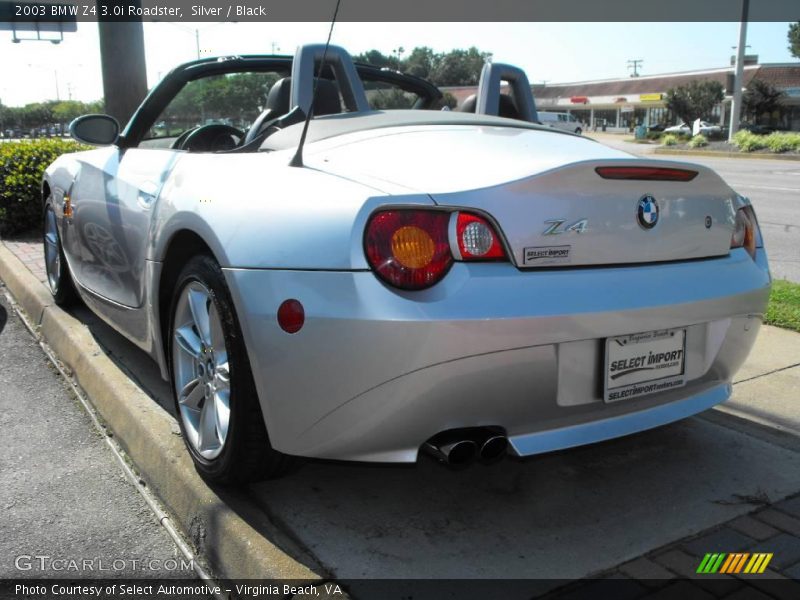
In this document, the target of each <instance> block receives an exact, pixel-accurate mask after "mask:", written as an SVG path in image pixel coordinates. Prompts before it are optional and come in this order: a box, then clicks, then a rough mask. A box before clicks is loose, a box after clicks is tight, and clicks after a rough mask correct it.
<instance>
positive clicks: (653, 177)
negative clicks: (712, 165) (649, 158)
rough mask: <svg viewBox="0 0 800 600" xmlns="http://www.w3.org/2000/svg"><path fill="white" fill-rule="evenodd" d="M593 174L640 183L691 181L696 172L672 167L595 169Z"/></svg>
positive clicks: (604, 177)
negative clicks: (633, 180)
mask: <svg viewBox="0 0 800 600" xmlns="http://www.w3.org/2000/svg"><path fill="white" fill-rule="evenodd" d="M595 172H596V173H597V174H598V175H600V177H602V178H603V179H635V180H641V181H691V180H692V179H694V178H695V177H697V171H692V170H691V169H676V168H674V167H644V166H643V167H630V166H628V167H622V166H620V167H597V168H596V169H595Z"/></svg>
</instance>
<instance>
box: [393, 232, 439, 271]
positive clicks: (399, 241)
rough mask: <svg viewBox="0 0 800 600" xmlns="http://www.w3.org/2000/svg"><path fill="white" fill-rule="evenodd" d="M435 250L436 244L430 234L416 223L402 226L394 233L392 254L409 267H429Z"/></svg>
mask: <svg viewBox="0 0 800 600" xmlns="http://www.w3.org/2000/svg"><path fill="white" fill-rule="evenodd" d="M435 251H436V245H435V244H434V243H433V238H431V236H430V234H428V233H427V232H426V231H424V230H422V229H420V228H419V227H416V226H414V225H406V226H404V227H401V228H400V229H398V230H397V231H395V232H394V234H393V235H392V255H393V256H394V258H395V259H396V260H397V262H399V263H400V264H401V265H403V266H404V267H408V268H409V269H422V268H424V267H427V266H428V265H429V264H430V262H431V260H433V254H434V252H435Z"/></svg>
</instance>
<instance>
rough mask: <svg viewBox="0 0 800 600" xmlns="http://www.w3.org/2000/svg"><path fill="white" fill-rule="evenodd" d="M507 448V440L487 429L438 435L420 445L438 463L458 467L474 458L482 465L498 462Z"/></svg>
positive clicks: (502, 435) (446, 432)
mask: <svg viewBox="0 0 800 600" xmlns="http://www.w3.org/2000/svg"><path fill="white" fill-rule="evenodd" d="M507 448H508V438H507V437H506V436H505V434H503V433H502V432H500V431H497V430H494V429H489V428H476V429H460V430H455V429H454V430H451V431H445V432H442V433H439V434H437V435H435V436H433V437H432V438H431V439H430V440H428V441H427V442H425V443H424V444H423V445H422V449H423V450H424V451H425V452H426V453H428V454H430V455H431V456H433V457H434V458H435V459H437V460H438V461H440V462H443V463H446V464H448V465H451V466H454V467H459V466H465V465H468V464H470V463H471V462H472V461H474V460H475V459H476V458H477V459H480V461H481V462H483V463H490V462H494V461H496V460H499V459H500V458H501V457H502V456H504V455H505V453H506V449H507Z"/></svg>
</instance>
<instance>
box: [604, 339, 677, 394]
mask: <svg viewBox="0 0 800 600" xmlns="http://www.w3.org/2000/svg"><path fill="white" fill-rule="evenodd" d="M648 375H654V376H653V377H648ZM684 385H686V328H678V329H658V330H654V331H644V332H640V333H631V334H627V335H620V336H612V337H608V338H606V340H605V353H604V364H603V401H604V402H606V403H613V402H619V401H624V400H633V399H635V398H641V397H643V396H648V395H650V394H655V393H657V392H663V391H666V390H671V389H675V388H679V387H682V386H684Z"/></svg>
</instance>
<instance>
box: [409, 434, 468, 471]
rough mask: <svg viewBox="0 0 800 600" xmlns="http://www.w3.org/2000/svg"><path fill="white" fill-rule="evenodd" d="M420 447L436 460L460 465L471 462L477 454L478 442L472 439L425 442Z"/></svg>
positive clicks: (455, 465) (456, 465)
mask: <svg viewBox="0 0 800 600" xmlns="http://www.w3.org/2000/svg"><path fill="white" fill-rule="evenodd" d="M422 449H423V450H425V451H426V452H427V453H428V454H430V455H432V456H433V457H434V458H436V459H437V460H439V461H441V462H443V463H447V464H448V465H452V466H454V467H460V466H464V465H468V464H469V463H471V462H472V461H473V460H474V459H475V456H476V455H477V454H478V444H476V443H475V442H474V441H472V440H456V441H453V442H445V443H437V442H435V441H430V442H425V443H424V444H423V445H422Z"/></svg>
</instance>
